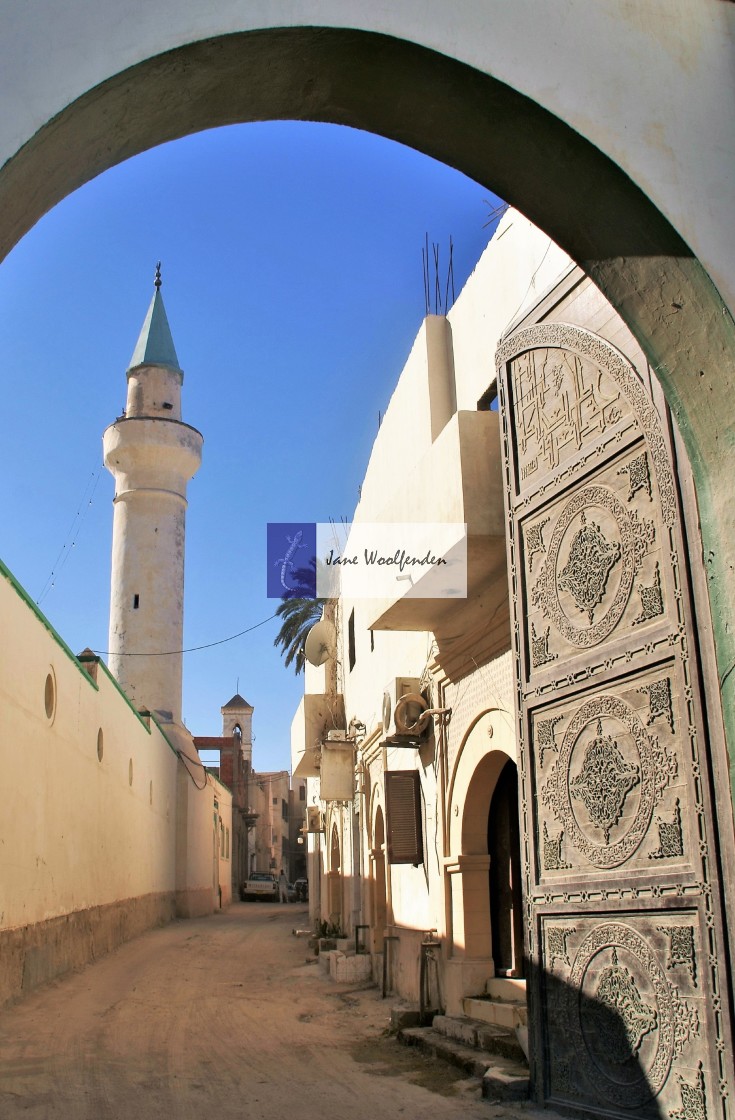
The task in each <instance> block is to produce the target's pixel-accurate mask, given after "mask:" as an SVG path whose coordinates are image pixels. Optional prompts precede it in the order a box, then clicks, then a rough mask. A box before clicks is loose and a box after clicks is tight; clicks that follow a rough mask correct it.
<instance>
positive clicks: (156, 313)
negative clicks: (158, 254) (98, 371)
mask: <svg viewBox="0 0 735 1120" xmlns="http://www.w3.org/2000/svg"><path fill="white" fill-rule="evenodd" d="M155 288H156V290H155V292H154V294H153V299H152V300H151V305H150V307H149V308H148V314H147V315H146V317H145V321H144V323H143V327H142V330H141V332H140V336H139V338H138V341H137V343H136V346H135V350H133V356H132V358H131V359H130V365H129V366H128V370H131V369H135V367H136V366H167V367H168V368H169V369H175V370H178V371H179V373H181V372H182V370H181V366H180V365H179V359H178V358H177V357H176V347H175V346H174V340H173V338H172V336H171V328H170V326H169V325H168V318H167V316H166V308H165V307H164V306H163V296H162V295H161V264H160V261H159V263H158V265H157V266H156V280H155Z"/></svg>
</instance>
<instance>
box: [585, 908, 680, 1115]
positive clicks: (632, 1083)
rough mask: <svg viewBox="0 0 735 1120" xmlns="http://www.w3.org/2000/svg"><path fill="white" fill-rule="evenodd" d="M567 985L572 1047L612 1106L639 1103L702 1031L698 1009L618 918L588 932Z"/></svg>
mask: <svg viewBox="0 0 735 1120" xmlns="http://www.w3.org/2000/svg"><path fill="white" fill-rule="evenodd" d="M566 983H567V986H568V987H567V998H566V1013H567V1015H568V1016H569V1022H568V1026H569V1029H570V1032H571V1035H572V1046H573V1049H574V1052H575V1054H576V1055H577V1057H578V1060H579V1062H580V1065H581V1067H582V1069H583V1071H584V1073H585V1075H586V1077H587V1079H588V1081H589V1084H590V1085H591V1086H592V1087H593V1089H594V1091H595V1092H596V1093H597V1094H598V1095H599V1097H600V1098H602V1099H603V1100H606V1101H608V1102H610V1103H612V1104H615V1105H618V1106H620V1107H623V1108H626V1109H631V1108H638V1107H641V1106H642V1105H644V1104H645V1103H646V1102H647V1101H649V1100H650V1099H651V1098H652V1097H654V1096H656V1094H657V1093H658V1092H659V1091H660V1090H661V1088H662V1086H663V1085H664V1083H665V1081H666V1078H667V1076H668V1074H669V1070H670V1069H671V1064H672V1062H673V1061H674V1059H675V1058H677V1057H678V1056H679V1055H680V1054H681V1053H682V1051H683V1050H684V1048H685V1047H686V1046H687V1045H688V1043H689V1042H691V1040H692V1038H694V1037H696V1036H697V1035H698V1034H699V1026H700V1025H699V1018H698V1015H697V1012H696V1009H695V1008H694V1007H693V1006H692V1005H691V1004H690V1003H689V1002H688V1001H687V1000H685V999H683V998H682V997H681V995H680V993H679V989H678V988H677V987H676V986H675V985H674V984H672V983H671V982H670V981H669V980H668V979H667V977H666V973H665V972H664V969H663V968H662V967H661V964H660V962H659V960H658V958H657V956H656V953H655V952H654V951H653V949H652V947H651V945H650V944H649V943H648V942H647V940H646V939H645V938H644V937H643V936H642V935H641V933H639V932H638V930H636V929H634V928H633V927H632V926H630V925H627V924H625V923H623V922H603V923H601V924H599V925H597V926H595V927H594V928H593V929H592V930H590V932H589V933H588V934H587V936H586V937H585V938H584V940H583V941H582V943H581V944H580V945H579V947H578V949H577V951H576V954H575V956H574V960H573V962H572V967H571V970H570V972H569V976H568V978H567V981H566ZM682 1024H684V1029H682Z"/></svg>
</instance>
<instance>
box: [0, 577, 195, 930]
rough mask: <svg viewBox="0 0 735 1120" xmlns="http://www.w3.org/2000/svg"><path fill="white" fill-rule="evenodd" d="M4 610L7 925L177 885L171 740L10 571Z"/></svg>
mask: <svg viewBox="0 0 735 1120" xmlns="http://www.w3.org/2000/svg"><path fill="white" fill-rule="evenodd" d="M0 615H1V616H2V619H3V632H4V635H5V638H4V640H3V642H2V643H1V644H0V754H1V755H2V772H3V814H2V848H1V856H0V858H1V860H2V874H1V875H0V892H1V893H0V898H1V901H0V928H12V927H15V926H22V925H26V924H32V923H36V922H43V921H45V920H47V919H49V918H53V917H56V916H58V915H60V914H67V913H70V912H72V911H76V910H85V909H87V908H89V907H94V906H101V905H105V904H107V903H111V902H114V901H118V900H121V899H130V898H135V897H138V896H141V895H147V894H154V893H161V892H172V891H173V889H174V857H175V845H174V825H175V820H176V771H177V766H178V762H177V758H176V755H175V753H174V751H173V749H172V747H171V746H170V745H169V744H168V742H167V741H166V739H165V738H164V736H163V735H162V733H161V732H160V731H159V729H158V728H157V727H156V725H155V723H152V724H151V728H150V730H149V729H148V728H147V727H146V726H145V724H144V723H143V722H142V721H141V720H140V719H139V718H138V716H137V715H136V714H135V713H134V712H133V710H132V709H131V708H130V706H129V705H128V703H127V701H126V699H125V698H124V696H123V695H122V694H121V693H120V691H119V690H118V688H117V687H116V685H115V684H114V682H113V681H112V680H111V679H110V678H109V677H108V676H107V674H106V673H105V672H104V670H103V668H102V667H99V668H98V673H97V685H96V686H95V684H94V683H93V682H92V681H91V680H90V678H89V677H88V676H87V674H86V673H85V672H84V670H82V669H81V668H80V666H79V664H78V663H77V662H76V661H74V660H73V659H72V657H71V656H70V654H69V652H68V651H67V649H66V648H65V647H64V646H63V644H62V643H61V642H60V641H59V640H57V639H56V638H55V637H54V636H53V635H52V633H50V632H49V630H47V629H46V628H45V627H44V626H43V624H42V623H41V621H40V620H39V619H38V618H37V617H36V616H35V615H34V612H33V611H32V610H31V608H30V606H29V604H28V602H27V601H26V600H25V599H24V598H23V597H22V595H21V593H20V592H19V589H18V587H17V585H15V584H13V583H12V582H10V581H9V580H8V579H7V578H0ZM49 674H50V675H52V677H53V679H54V681H55V692H56V699H55V710H54V713H53V715H52V718H51V719H49V718H48V717H47V715H46V711H45V705H44V690H45V682H46V678H47V676H48V675H49ZM100 730H101V732H102V758H101V759H100V758H98V733H99V732H100ZM131 778H132V780H131Z"/></svg>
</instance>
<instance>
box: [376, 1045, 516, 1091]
mask: <svg viewBox="0 0 735 1120" xmlns="http://www.w3.org/2000/svg"><path fill="white" fill-rule="evenodd" d="M397 1037H398V1039H399V1040H400V1041H401V1042H403V1043H405V1045H407V1046H416V1047H418V1049H420V1050H422V1051H423V1053H425V1054H429V1055H431V1057H432V1058H441V1059H442V1060H443V1061H445V1062H450V1063H451V1064H452V1065H454V1066H458V1067H459V1068H460V1069H462V1070H464V1071H465V1073H467V1074H468V1075H469V1076H470V1077H478V1078H481V1079H482V1095H483V1097H484V1098H485V1099H486V1100H493V1101H521V1100H526V1099H527V1098H528V1091H529V1079H528V1066H524V1065H522V1064H521V1063H520V1062H516V1061H512V1060H511V1059H510V1058H503V1057H501V1056H500V1055H499V1054H490V1053H488V1052H486V1051H483V1050H477V1049H475V1048H474V1047H473V1046H468V1045H466V1043H463V1042H457V1041H456V1040H455V1039H453V1038H448V1037H447V1036H446V1035H444V1034H442V1033H441V1032H440V1031H437V1030H435V1029H434V1028H433V1027H406V1028H405V1029H404V1030H401V1031H399V1032H398V1036H397Z"/></svg>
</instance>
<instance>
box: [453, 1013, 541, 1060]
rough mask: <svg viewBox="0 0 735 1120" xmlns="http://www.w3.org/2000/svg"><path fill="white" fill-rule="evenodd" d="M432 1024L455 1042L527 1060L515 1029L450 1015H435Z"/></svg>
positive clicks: (491, 1052)
mask: <svg viewBox="0 0 735 1120" xmlns="http://www.w3.org/2000/svg"><path fill="white" fill-rule="evenodd" d="M432 1025H433V1027H434V1030H436V1031H438V1032H439V1033H440V1034H443V1035H445V1036H446V1037H447V1038H451V1039H453V1040H454V1041H455V1042H462V1043H464V1044H465V1045H466V1046H472V1047H474V1048H475V1049H476V1050H484V1051H485V1052H487V1053H489V1054H499V1055H500V1056H501V1057H502V1058H509V1059H510V1060H511V1061H514V1062H521V1063H525V1062H526V1055H525V1052H524V1049H523V1046H522V1045H521V1043H520V1042H519V1041H518V1037H517V1034H516V1031H515V1030H514V1029H507V1028H506V1027H501V1026H498V1025H497V1023H486V1022H484V1021H483V1020H481V1019H470V1018H462V1019H455V1018H453V1017H452V1016H449V1015H436V1016H434V1022H433V1024H432Z"/></svg>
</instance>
